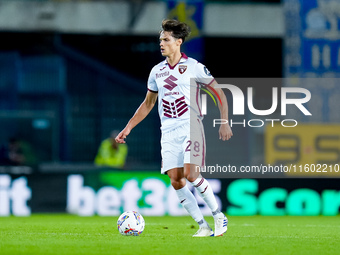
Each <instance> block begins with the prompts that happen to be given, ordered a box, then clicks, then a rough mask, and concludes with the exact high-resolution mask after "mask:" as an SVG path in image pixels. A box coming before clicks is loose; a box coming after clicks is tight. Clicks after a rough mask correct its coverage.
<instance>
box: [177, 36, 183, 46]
mask: <svg viewBox="0 0 340 255" xmlns="http://www.w3.org/2000/svg"><path fill="white" fill-rule="evenodd" d="M182 44H183V39H182V38H179V39H177V45H178V46H181V45H182Z"/></svg>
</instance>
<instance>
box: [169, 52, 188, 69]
mask: <svg viewBox="0 0 340 255" xmlns="http://www.w3.org/2000/svg"><path fill="white" fill-rule="evenodd" d="M181 54H182V56H181V59H182V58H184V59H188V56H187V55H185V53H184V52H182V53H181ZM181 59H180V60H179V61H178V63H180V62H181ZM178 63H177V64H176V65H174V66H171V65H170V64H169V63H168V62H167V64H168V66H169V68H170V69H171V70H174V68H175V67H176V66H177V65H178Z"/></svg>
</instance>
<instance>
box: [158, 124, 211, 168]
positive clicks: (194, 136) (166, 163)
mask: <svg viewBox="0 0 340 255" xmlns="http://www.w3.org/2000/svg"><path fill="white" fill-rule="evenodd" d="M161 147H162V149H161V154H162V168H161V173H162V174H165V173H166V171H168V170H170V169H172V168H178V167H183V166H184V164H187V163H188V164H195V165H198V166H200V167H202V166H204V164H205V149H206V148H205V137H204V129H203V124H202V122H201V121H200V120H197V125H193V124H191V125H190V124H189V123H188V124H184V125H182V126H179V127H177V128H175V129H172V130H170V131H168V132H166V133H163V134H162V138H161Z"/></svg>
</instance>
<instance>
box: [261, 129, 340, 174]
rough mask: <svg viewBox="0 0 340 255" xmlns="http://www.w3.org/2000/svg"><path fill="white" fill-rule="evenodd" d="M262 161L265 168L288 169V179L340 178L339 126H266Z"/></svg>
mask: <svg viewBox="0 0 340 255" xmlns="http://www.w3.org/2000/svg"><path fill="white" fill-rule="evenodd" d="M265 160H266V163H267V164H271V165H281V164H282V165H285V166H288V167H289V172H287V173H286V174H290V175H292V174H293V175H304V176H305V175H311V174H313V175H322V176H335V175H336V176H339V177H340V172H339V165H340V125H325V124H299V125H298V126H296V127H283V126H274V127H271V126H270V125H268V126H267V127H266V130H265Z"/></svg>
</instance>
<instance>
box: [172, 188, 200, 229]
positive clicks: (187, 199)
mask: <svg viewBox="0 0 340 255" xmlns="http://www.w3.org/2000/svg"><path fill="white" fill-rule="evenodd" d="M176 194H177V197H178V199H179V201H180V203H181V204H182V205H183V207H184V208H185V210H187V212H188V213H189V214H190V215H191V217H192V218H193V219H194V220H195V221H196V222H197V223H198V224H199V225H200V226H202V224H203V225H204V224H205V223H206V221H205V220H204V218H203V214H202V212H201V210H200V208H199V207H198V204H197V201H196V198H195V196H194V195H193V194H192V193H191V191H190V190H189V189H188V187H187V186H186V185H185V186H184V187H183V188H181V189H179V190H176ZM202 221H203V222H202Z"/></svg>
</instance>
